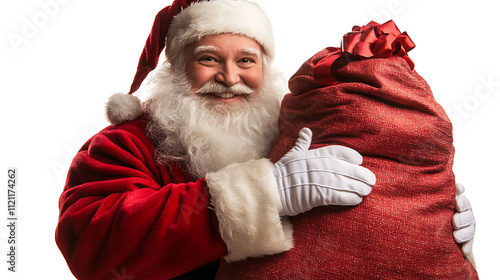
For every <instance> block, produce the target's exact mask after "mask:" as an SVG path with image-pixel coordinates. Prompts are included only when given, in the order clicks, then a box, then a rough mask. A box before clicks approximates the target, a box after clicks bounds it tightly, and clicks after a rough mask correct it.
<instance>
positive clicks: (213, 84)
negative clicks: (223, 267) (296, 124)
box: [56, 0, 472, 279]
mask: <svg viewBox="0 0 500 280" xmlns="http://www.w3.org/2000/svg"><path fill="white" fill-rule="evenodd" d="M164 48H165V54H166V57H167V59H166V62H165V64H163V65H160V66H159V67H158V69H156V71H155V73H154V76H153V78H152V87H151V91H152V92H151V97H150V98H149V99H148V100H146V101H145V102H143V103H142V104H141V103H140V101H139V100H138V99H137V98H136V97H134V96H133V95H131V94H128V95H125V94H117V95H114V96H112V97H111V98H110V101H109V102H108V104H107V116H108V119H109V121H110V122H111V126H109V127H107V128H105V129H104V130H102V131H101V132H99V133H98V134H96V135H95V136H93V137H92V138H91V139H89V140H88V142H87V143H86V144H84V146H83V147H82V148H81V150H80V151H79V152H78V154H77V155H76V157H75V159H74V160H73V163H72V165H71V167H70V170H69V174H68V178H67V181H66V185H65V188H64V192H63V194H62V195H61V199H60V205H59V206H60V218H59V224H58V227H57V231H56V241H57V244H58V246H59V248H60V250H61V252H62V253H63V255H64V257H65V258H66V260H67V263H68V265H69V268H70V269H71V271H72V272H73V274H74V275H75V276H76V277H77V278H78V279H111V278H113V277H115V276H116V275H117V274H120V275H123V273H126V275H129V276H133V277H134V279H171V278H175V277H186V278H189V279H212V278H213V277H214V275H215V271H216V270H217V266H218V260H219V259H220V258H225V259H226V260H227V261H238V260H242V259H245V258H248V257H259V256H263V255H271V254H277V253H281V252H284V251H287V250H290V249H291V248H292V247H293V240H292V227H291V225H290V223H289V222H288V221H287V219H286V218H284V216H293V215H297V214H299V213H302V212H306V211H308V210H310V209H312V208H314V207H317V206H325V205H339V206H355V205H357V204H359V203H361V201H362V199H363V197H365V196H366V195H368V194H369V193H370V191H371V187H372V186H373V185H374V184H375V176H374V175H373V173H372V172H370V171H369V170H368V169H366V168H364V167H362V166H361V163H362V158H361V156H360V154H359V153H357V152H356V151H354V150H352V149H349V148H346V147H342V146H327V147H323V148H320V149H314V150H309V149H308V148H309V143H310V139H311V134H310V132H308V131H305V132H304V133H302V134H301V136H300V137H299V139H298V141H297V144H296V145H295V147H293V148H292V149H291V150H290V151H289V152H288V153H287V154H286V155H285V156H284V157H283V158H282V159H281V160H279V161H278V162H276V163H275V164H273V163H271V161H270V160H269V159H267V158H266V157H267V156H268V155H269V152H270V150H271V148H272V146H273V145H274V143H275V141H276V140H277V138H278V137H279V131H278V126H277V119H278V114H279V107H280V102H281V99H282V97H283V94H284V93H285V92H284V90H285V87H284V86H283V82H282V78H281V76H280V73H279V72H278V71H276V70H275V69H274V68H273V67H272V61H273V57H274V52H275V49H274V40H273V33H272V30H271V24H270V22H269V19H268V18H267V16H266V15H265V13H264V12H263V11H262V10H261V8H260V7H259V6H258V5H257V4H255V3H252V2H249V1H246V0H212V1H188V0H181V1H177V0H176V1H174V2H173V3H172V5H171V6H168V7H166V8H165V9H163V10H162V11H160V12H159V14H158V15H157V17H156V20H155V23H154V25H153V28H152V31H151V34H150V36H149V38H148V41H147V43H146V46H145V48H144V52H143V54H142V56H141V60H140V62H139V66H138V71H137V75H136V77H135V79H134V82H133V84H132V88H131V91H130V93H133V92H134V91H136V90H137V89H138V88H139V86H140V84H141V83H142V81H143V80H144V79H145V77H146V75H147V74H148V73H149V72H150V71H152V70H153V69H155V68H156V66H157V63H158V57H159V55H160V54H161V53H162V51H163V49H164ZM462 232H463V231H462ZM469 236H472V234H470V235H469ZM468 239H470V238H467V240H468Z"/></svg>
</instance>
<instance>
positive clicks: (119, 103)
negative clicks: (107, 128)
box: [106, 93, 142, 125]
mask: <svg viewBox="0 0 500 280" xmlns="http://www.w3.org/2000/svg"><path fill="white" fill-rule="evenodd" d="M141 114H142V107H141V100H139V98H137V97H136V96H133V95H132V94H123V93H116V94H113V95H112V96H111V97H110V98H109V100H108V102H107V103H106V117H107V119H108V121H109V122H110V123H111V124H112V125H117V124H120V123H122V122H125V121H131V120H133V119H135V118H137V117H138V116H140V115H141Z"/></svg>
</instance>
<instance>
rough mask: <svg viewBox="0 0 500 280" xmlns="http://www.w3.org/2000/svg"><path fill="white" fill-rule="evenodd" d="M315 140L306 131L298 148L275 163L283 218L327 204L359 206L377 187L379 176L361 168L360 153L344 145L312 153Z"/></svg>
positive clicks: (308, 131) (300, 133)
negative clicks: (374, 186)
mask: <svg viewBox="0 0 500 280" xmlns="http://www.w3.org/2000/svg"><path fill="white" fill-rule="evenodd" d="M311 139H312V132H311V130H310V129H308V128H303V129H302V130H301V131H300V132H299V139H298V140H297V142H296V143H295V146H294V147H293V148H292V149H291V150H290V151H289V152H288V153H287V154H286V155H285V156H284V157H282V158H281V159H280V160H279V161H278V162H277V163H275V164H274V170H273V172H274V175H275V176H276V180H277V182H278V192H279V196H280V200H281V206H282V209H281V210H280V215H281V216H295V215H297V214H300V213H302V212H306V211H308V210H310V209H312V208H314V207H317V206H323V205H342V206H353V205H357V204H359V203H361V201H362V200H363V197H364V196H366V195H368V194H369V193H370V192H371V189H372V186H373V185H374V184H375V175H374V174H373V173H372V172H371V171H370V170H368V169H366V168H364V167H361V166H360V164H361V162H362V161H363V158H362V157H361V155H360V154H359V153H358V152H356V151H354V150H353V149H350V148H347V147H343V146H327V147H322V148H319V149H313V150H309V146H310V145H311Z"/></svg>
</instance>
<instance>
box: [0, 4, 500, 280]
mask: <svg viewBox="0 0 500 280" xmlns="http://www.w3.org/2000/svg"><path fill="white" fill-rule="evenodd" d="M257 2H259V3H260V4H261V6H262V7H263V8H264V9H265V10H266V11H267V12H268V14H269V16H270V18H271V19H272V21H273V25H274V30H275V37H276V42H277V53H278V54H277V58H276V65H277V66H278V67H280V68H281V69H282V70H283V71H284V73H285V74H286V76H287V77H289V76H290V75H292V74H293V73H294V72H295V71H296V70H297V69H298V67H299V66H300V65H301V64H302V62H303V61H305V60H306V59H307V58H309V57H310V56H312V55H313V54H314V53H315V52H317V51H319V50H321V49H322V48H324V47H328V46H337V47H338V46H339V44H340V38H341V37H342V35H343V34H344V33H346V32H347V31H349V30H350V29H351V27H352V26H353V25H363V24H366V23H368V22H369V21H370V20H375V21H378V22H380V23H383V22H385V21H386V20H387V19H389V18H392V19H394V20H395V22H396V24H397V25H398V27H399V28H400V29H401V30H402V31H404V30H406V31H407V32H408V33H409V35H410V37H411V38H412V39H413V41H414V42H415V43H416V45H417V48H416V49H415V50H413V51H411V52H410V57H411V58H412V59H413V60H414V62H415V64H416V70H417V71H418V72H419V73H420V74H421V75H422V76H423V77H424V78H425V79H426V80H427V82H428V83H429V84H430V86H431V88H432V89H433V92H434V95H435V97H436V99H437V100H438V101H439V102H440V103H441V105H442V106H443V107H444V108H446V110H447V113H448V114H449V116H450V118H451V119H452V120H453V122H454V126H455V128H454V137H455V147H456V157H455V166H454V171H455V174H456V177H457V181H459V182H461V183H463V184H464V185H465V186H466V195H467V197H468V198H469V199H470V200H471V202H472V205H473V209H474V213H475V216H476V220H477V223H478V226H477V232H476V242H475V248H474V249H475V256H476V260H477V263H478V271H479V275H480V277H481V279H500V272H499V269H498V268H497V266H498V265H499V262H500V258H499V257H498V253H499V252H500V243H499V242H498V237H497V235H498V233H499V231H500V230H499V223H498V215H497V213H498V207H494V206H495V203H496V202H497V201H498V198H499V197H500V191H499V183H498V180H497V178H498V173H499V170H498V169H499V167H500V166H499V164H498V161H497V159H498V158H500V150H499V147H498V138H499V136H500V133H499V120H500V110H499V107H500V71H499V68H498V62H499V58H498V53H497V52H498V49H499V43H500V42H499V41H500V40H499V39H498V36H499V29H498V25H497V24H496V23H497V22H498V12H497V10H498V9H497V8H496V6H494V5H493V4H494V1H485V0H478V1H474V4H472V2H471V1H430V0H425V1H406V0H378V1H327V0H316V1H271V0H268V1H264V0H262V1H257ZM342 2H345V3H342ZM169 3H170V1H169V0H164V1H159V0H148V1H118V0H108V1H97V0H86V1H83V0H64V1H63V0H38V1H34V0H24V1H2V2H1V4H0V21H1V22H0V29H1V32H0V34H1V37H0V46H1V54H0V55H1V60H0V65H1V66H0V69H1V73H0V74H1V75H0V77H1V83H0V87H1V92H2V109H1V110H0V114H1V117H0V120H1V131H2V132H1V133H2V134H1V135H2V136H1V145H0V151H1V154H0V161H1V164H0V178H3V179H1V180H0V187H1V189H0V194H1V195H0V213H1V214H0V218H1V217H4V218H1V219H2V220H3V221H4V222H1V225H0V278H2V279H73V277H72V275H71V273H70V272H69V270H68V268H67V266H66V263H65V261H64V259H63V257H62V255H61V254H60V253H59V250H58V248H57V247H56V245H55V242H54V229H55V227H56V223H57V218H58V198H59V195H60V193H61V191H62V188H63V184H64V180H65V176H66V171H67V168H68V164H69V162H70V161H71V159H72V157H73V156H74V154H75V153H76V151H77V149H78V148H79V147H80V146H81V145H82V144H83V142H84V141H85V140H87V139H88V138H89V137H90V136H91V135H93V134H94V133H96V132H97V131H99V130H100V129H101V128H103V127H105V126H106V122H105V120H104V114H103V112H104V110H103V108H104V103H105V102H106V100H107V98H108V97H109V96H110V95H111V94H112V93H115V92H119V91H122V92H126V91H128V88H129V85H130V83H131V81H132V77H133V75H134V72H135V69H136V66H137V62H138V59H139V56H140V54H141V51H142V47H143V45H144V42H145V40H146V37H147V35H148V34H149V31H150V28H151V24H152V22H153V19H154V16H155V15H156V13H157V12H158V11H159V10H160V9H161V8H163V7H164V6H165V5H168V4H169ZM284 3H286V4H284ZM306 3H307V4H306ZM9 167H16V168H17V169H18V181H17V183H18V185H17V191H18V205H17V216H18V218H19V221H18V233H17V241H18V251H17V257H18V259H17V267H16V268H17V270H18V272H17V273H11V272H8V271H7V256H6V254H7V237H8V232H7V227H6V224H7V220H6V218H7V206H6V193H7V169H8V168H9ZM495 217H497V218H495ZM495 219H496V221H495ZM4 223H5V225H3V224H4Z"/></svg>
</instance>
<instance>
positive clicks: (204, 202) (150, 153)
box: [56, 129, 227, 279]
mask: <svg viewBox="0 0 500 280" xmlns="http://www.w3.org/2000/svg"><path fill="white" fill-rule="evenodd" d="M182 174H184V173H183V172H181V171H180V169H178V168H177V167H175V166H173V167H172V168H170V170H168V169H165V168H163V170H162V169H161V168H160V167H159V166H157V165H156V163H155V160H154V147H152V144H149V142H148V140H147V139H146V137H145V135H141V133H134V132H133V131H132V132H131V131H127V130H123V129H107V130H104V131H102V132H100V133H99V134H97V135H96V136H94V137H93V138H91V139H90V140H89V141H88V142H87V143H86V144H85V145H84V146H83V147H82V149H81V150H80V151H79V152H78V154H77V155H76V157H75V159H74V160H73V163H72V165H71V167H70V170H69V174H68V178H67V182H66V186H65V188H64V191H63V193H62V195H61V198H60V202H59V208H60V216H59V223H58V226H57V229H56V242H57V245H58V246H59V248H60V250H61V252H62V253H63V255H64V257H65V258H66V261H67V263H68V265H69V267H70V269H71V271H72V272H73V274H74V275H75V276H76V277H77V278H78V279H113V278H114V277H115V278H116V277H118V276H120V275H121V276H123V275H127V276H130V277H135V278H140V279H157V277H158V276H160V275H161V279H169V278H171V277H174V276H178V275H181V274H183V273H185V272H188V271H191V270H193V269H195V268H197V267H199V266H202V265H204V264H207V263H210V262H212V261H215V260H218V259H219V258H221V257H223V256H225V255H227V248H226V245H225V243H224V241H223V240H222V239H221V237H220V234H219V230H218V220H217V218H216V216H215V214H214V212H213V211H212V210H210V208H209V196H208V191H207V186H206V182H205V179H200V180H196V181H194V180H193V181H192V182H189V181H188V180H184V179H185V178H184V177H186V176H185V175H182ZM179 181H184V182H179Z"/></svg>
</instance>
